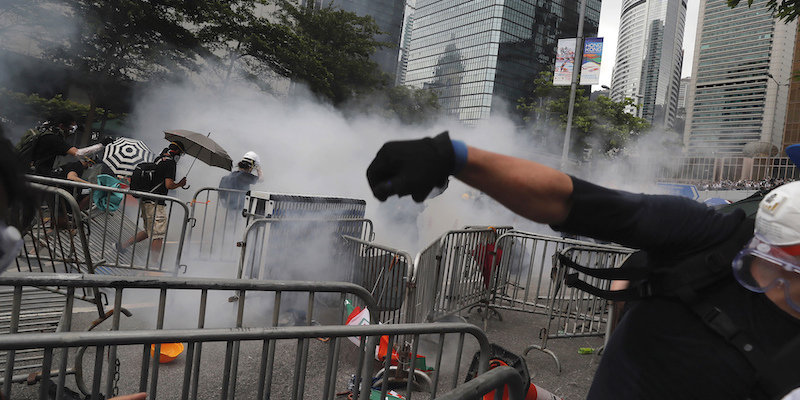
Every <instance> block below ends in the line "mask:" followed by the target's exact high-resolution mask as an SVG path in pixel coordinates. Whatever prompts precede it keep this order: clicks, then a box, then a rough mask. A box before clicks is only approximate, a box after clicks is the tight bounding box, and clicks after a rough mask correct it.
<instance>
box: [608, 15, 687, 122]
mask: <svg viewBox="0 0 800 400" xmlns="http://www.w3.org/2000/svg"><path fill="white" fill-rule="evenodd" d="M685 23H686V2H685V1H684V0H644V1H641V0H624V1H623V2H622V14H621V16H620V28H619V41H618V44H617V59H616V61H615V63H614V73H613V75H612V78H611V97H612V99H614V100H615V101H622V100H623V99H624V98H626V97H628V98H631V99H634V100H635V101H636V103H637V104H639V105H640V106H641V109H640V110H639V116H640V117H642V118H644V119H646V120H647V121H648V122H650V123H651V124H653V125H656V126H663V127H666V128H671V127H672V124H673V123H674V120H675V113H676V112H677V110H678V92H679V89H680V80H681V68H682V66H683V50H682V47H683V29H684V25H685ZM631 111H633V110H631Z"/></svg>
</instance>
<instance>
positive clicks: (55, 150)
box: [31, 114, 113, 176]
mask: <svg viewBox="0 0 800 400" xmlns="http://www.w3.org/2000/svg"><path fill="white" fill-rule="evenodd" d="M77 127H78V125H77V123H76V122H75V117H73V116H72V115H70V114H61V115H59V116H58V117H56V118H53V119H51V120H50V122H49V123H48V124H47V126H46V127H44V128H42V129H44V130H45V131H46V132H43V133H42V134H40V135H39V136H38V137H37V138H36V139H35V143H33V147H32V150H31V163H32V166H33V172H34V173H35V174H36V175H42V176H47V175H50V173H51V171H52V170H53V163H54V162H55V160H56V157H57V156H66V155H71V156H75V157H83V156H89V155H92V154H94V153H96V152H98V151H100V150H102V149H103V146H105V145H107V144H109V143H111V142H112V141H113V138H110V137H104V138H103V139H102V141H101V143H97V144H95V145H92V146H88V147H84V148H81V149H78V148H77V147H74V146H72V145H70V144H69V143H67V141H66V138H67V137H69V136H70V135H71V134H73V133H75V130H76V129H77Z"/></svg>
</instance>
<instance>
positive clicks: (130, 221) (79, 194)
mask: <svg viewBox="0 0 800 400" xmlns="http://www.w3.org/2000/svg"><path fill="white" fill-rule="evenodd" d="M28 178H29V179H30V180H31V181H33V182H37V183H39V184H41V185H45V186H48V187H52V188H63V189H64V190H66V191H67V192H70V193H71V194H72V195H71V197H73V199H80V200H79V201H75V203H76V204H78V205H77V211H76V210H69V209H66V211H61V209H63V207H62V206H57V207H56V205H59V204H64V202H67V200H66V198H65V197H64V196H63V194H62V195H58V196H60V197H59V198H55V197H54V195H53V194H46V195H45V199H44V201H43V207H41V209H40V211H39V214H40V216H39V218H37V221H39V222H38V224H36V225H34V227H33V229H32V231H31V235H33V236H32V240H33V241H34V242H32V245H33V243H36V246H37V247H34V248H28V249H27V251H26V254H22V255H21V256H24V258H26V263H28V265H29V266H30V265H31V263H30V257H29V256H31V255H34V256H35V257H34V258H36V261H37V262H38V261H42V260H47V261H50V260H49V257H50V256H51V255H56V256H57V257H60V258H61V260H60V261H62V262H63V261H65V260H70V261H77V262H78V263H80V264H81V265H85V267H84V268H82V269H80V272H84V273H95V274H106V275H139V274H175V273H177V272H178V270H179V268H180V267H181V255H182V253H183V247H184V236H185V234H186V227H187V225H188V222H189V208H188V207H187V205H186V204H184V203H183V202H181V201H180V200H178V199H176V198H174V197H169V196H161V195H157V194H152V193H144V192H136V191H132V190H128V189H123V188H113V187H109V186H103V185H95V184H89V183H81V182H73V181H69V180H62V179H55V178H48V177H41V176H32V175H31V176H28ZM34 187H37V186H34ZM40 190H42V189H41V187H40ZM110 198H117V199H121V200H120V202H119V203H118V205H117V206H106V205H105V203H104V202H103V201H106V202H108V201H109V200H108V199H110ZM145 202H163V203H164V204H165V212H166V218H167V220H166V224H167V228H166V233H165V237H164V240H163V243H162V245H161V250H160V251H156V250H155V249H156V248H157V247H156V246H157V244H156V246H154V245H153V238H152V236H151V235H145V237H144V238H142V240H141V241H139V242H134V243H133V244H132V245H131V246H130V247H129V248H127V249H126V250H125V251H122V252H120V251H117V249H116V247H115V245H116V244H117V243H120V242H124V241H127V240H128V239H130V238H133V237H134V236H135V235H137V233H138V234H140V235H141V234H142V233H145V232H144V226H145V221H144V220H143V217H142V207H143V204H144V203H145ZM51 214H53V216H51ZM153 217H155V216H153ZM63 218H66V222H67V224H68V225H65V227H62V228H61V229H60V230H58V231H56V232H57V233H59V234H60V235H61V236H64V237H65V238H67V237H68V236H71V235H72V234H78V235H83V233H81V230H83V231H85V235H86V238H87V243H88V252H87V253H86V254H70V253H68V252H67V253H64V252H63V251H61V250H58V251H55V254H53V253H54V251H53V246H52V241H48V239H47V237H48V235H50V234H51V232H50V231H51V230H52V229H53V228H52V226H53V223H54V221H53V220H55V222H56V223H57V224H56V226H58V225H59V224H61V222H62V221H58V219H63ZM147 222H148V223H150V222H152V221H147ZM140 238H141V237H140ZM61 242H64V240H61ZM56 245H57V246H61V245H60V244H59V243H58V242H56ZM37 248H38V249H42V248H44V256H42V255H41V254H40V253H41V252H40V251H38V250H37ZM75 257H78V258H77V259H76V258H75ZM89 258H91V260H93V265H92V268H89V266H88V260H89ZM34 264H35V263H34ZM29 270H32V269H31V268H29ZM51 272H63V271H51Z"/></svg>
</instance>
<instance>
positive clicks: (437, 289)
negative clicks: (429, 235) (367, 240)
mask: <svg viewBox="0 0 800 400" xmlns="http://www.w3.org/2000/svg"><path fill="white" fill-rule="evenodd" d="M509 229H510V227H498V228H493V227H483V228H480V227H467V228H465V229H462V230H455V231H449V232H447V233H446V234H445V235H443V236H442V237H441V238H439V240H437V241H435V242H433V243H432V244H430V245H429V246H428V247H426V248H424V249H423V250H422V251H421V252H420V253H419V254H418V255H417V257H416V260H415V262H414V268H415V271H414V274H413V278H412V281H411V282H410V287H411V288H412V290H411V291H410V293H409V299H408V301H407V302H408V310H407V311H406V318H407V321H408V322H432V321H436V320H439V319H442V318H445V317H447V316H449V315H454V314H456V313H458V312H460V311H462V310H464V309H468V308H470V307H472V306H473V305H475V304H479V303H480V302H482V301H484V299H485V298H486V292H487V290H489V288H490V287H491V282H490V281H489V279H490V276H489V275H487V274H486V273H485V272H486V271H487V269H485V267H486V265H493V263H494V262H495V260H496V256H495V255H494V254H493V252H494V251H493V250H492V249H493V247H494V244H495V240H496V238H497V236H498V235H502V234H503V233H504V232H506V231H508V230H509Z"/></svg>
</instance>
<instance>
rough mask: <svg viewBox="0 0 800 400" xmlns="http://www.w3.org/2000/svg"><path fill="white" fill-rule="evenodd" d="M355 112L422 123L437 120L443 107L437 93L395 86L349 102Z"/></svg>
mask: <svg viewBox="0 0 800 400" xmlns="http://www.w3.org/2000/svg"><path fill="white" fill-rule="evenodd" d="M348 109H349V110H354V111H353V113H365V114H366V113H370V114H377V115H381V116H383V117H385V118H390V119H396V120H398V121H400V122H401V123H403V124H406V125H420V124H425V123H428V122H432V121H434V120H436V118H438V117H440V116H441V115H442V113H441V110H442V107H441V105H440V104H439V98H438V96H437V95H436V93H435V92H434V91H432V90H428V89H420V88H416V87H413V86H403V85H399V86H394V87H390V88H386V89H381V90H378V91H377V92H376V93H375V94H374V95H372V96H366V97H363V98H360V99H357V100H355V101H354V102H352V103H351V104H348Z"/></svg>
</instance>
